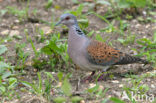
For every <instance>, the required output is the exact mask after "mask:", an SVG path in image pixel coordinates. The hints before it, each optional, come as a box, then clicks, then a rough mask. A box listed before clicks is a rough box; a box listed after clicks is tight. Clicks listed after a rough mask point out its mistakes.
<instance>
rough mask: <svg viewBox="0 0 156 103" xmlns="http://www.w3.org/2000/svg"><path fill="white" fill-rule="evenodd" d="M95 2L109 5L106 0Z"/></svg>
mask: <svg viewBox="0 0 156 103" xmlns="http://www.w3.org/2000/svg"><path fill="white" fill-rule="evenodd" d="M96 3H97V4H103V5H111V4H110V3H109V2H108V1H104V0H97V2H96Z"/></svg>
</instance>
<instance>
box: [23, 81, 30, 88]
mask: <svg viewBox="0 0 156 103" xmlns="http://www.w3.org/2000/svg"><path fill="white" fill-rule="evenodd" d="M21 83H22V84H23V85H25V86H26V87H29V88H32V87H33V84H31V83H29V82H27V81H21Z"/></svg>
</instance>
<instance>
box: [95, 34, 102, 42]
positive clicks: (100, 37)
mask: <svg viewBox="0 0 156 103" xmlns="http://www.w3.org/2000/svg"><path fill="white" fill-rule="evenodd" d="M95 38H96V40H99V41H104V40H103V38H102V36H101V35H100V34H96V36H95Z"/></svg>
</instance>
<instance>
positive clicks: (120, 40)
mask: <svg viewBox="0 0 156 103" xmlns="http://www.w3.org/2000/svg"><path fill="white" fill-rule="evenodd" d="M117 40H118V41H119V42H120V43H124V42H125V40H124V39H121V38H118V39H117Z"/></svg>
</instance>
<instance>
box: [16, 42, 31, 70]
mask: <svg viewBox="0 0 156 103" xmlns="http://www.w3.org/2000/svg"><path fill="white" fill-rule="evenodd" d="M25 46H26V44H25V43H22V44H16V46H15V49H16V55H17V56H16V59H17V64H16V65H17V66H16V67H15V68H16V69H21V70H23V68H24V64H25V61H26V59H27V57H28V56H29V53H25V52H24V50H23V49H24V48H25Z"/></svg>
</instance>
